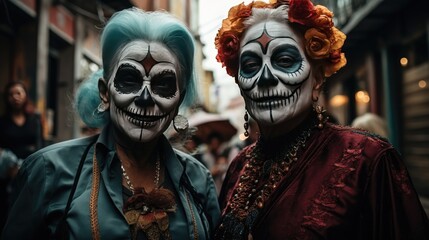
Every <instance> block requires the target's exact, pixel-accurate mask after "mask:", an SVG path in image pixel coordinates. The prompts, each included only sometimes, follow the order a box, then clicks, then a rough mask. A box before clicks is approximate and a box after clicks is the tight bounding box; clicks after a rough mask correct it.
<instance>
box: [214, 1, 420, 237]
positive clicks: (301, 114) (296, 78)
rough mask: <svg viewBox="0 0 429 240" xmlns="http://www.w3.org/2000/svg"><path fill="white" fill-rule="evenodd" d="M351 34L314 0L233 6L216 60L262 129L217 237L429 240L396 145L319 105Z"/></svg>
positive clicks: (227, 186)
mask: <svg viewBox="0 0 429 240" xmlns="http://www.w3.org/2000/svg"><path fill="white" fill-rule="evenodd" d="M345 38H346V36H345V35H344V34H343V33H342V32H341V31H339V30H338V29H337V28H335V27H334V22H333V14H332V12H331V11H329V10H328V9H327V8H326V7H324V6H321V5H317V6H314V5H313V3H312V2H311V1H309V0H271V1H270V2H269V3H267V2H262V1H254V2H251V3H249V4H247V5H246V4H244V3H241V4H239V5H237V6H234V7H232V8H231V9H230V10H229V13H228V17H227V18H226V19H224V20H223V22H222V27H221V28H220V29H219V32H218V34H217V36H216V39H215V45H216V47H217V49H218V55H217V60H218V61H220V62H221V63H222V64H223V65H224V66H225V67H226V71H227V73H228V74H229V75H231V76H232V77H234V78H235V81H236V83H237V85H238V87H239V88H240V91H241V95H242V96H243V98H244V101H245V105H246V110H247V111H248V113H249V114H250V116H251V117H252V118H253V119H254V120H255V121H256V122H257V123H258V126H259V132H260V136H259V138H258V140H257V141H256V143H254V144H252V145H250V146H248V147H246V148H245V149H244V150H243V151H241V152H240V154H238V156H237V157H236V158H235V159H234V160H233V162H232V163H231V164H230V167H229V169H228V172H227V174H226V177H225V180H224V183H223V186H222V190H221V193H220V196H219V201H220V204H221V209H222V217H221V221H220V224H219V225H218V228H217V230H216V232H215V239H255V240H258V239H330V240H334V239H356V240H358V239H359V240H364V239H365V240H368V239H379V240H382V239H390V240H392V239H396V240H399V239H422V240H423V239H429V225H428V219H427V216H426V213H425V212H424V210H423V207H422V205H421V203H420V201H419V198H418V195H417V193H416V190H415V188H414V186H413V184H412V183H411V179H410V177H409V175H408V172H407V169H406V167H405V165H404V162H403V160H402V159H401V157H400V155H399V154H398V152H397V151H396V150H395V149H394V148H393V146H392V145H391V144H390V143H388V142H387V141H385V140H384V139H382V138H378V137H377V136H375V135H369V134H367V133H366V132H363V131H357V130H356V129H353V128H349V127H342V126H338V125H335V124H332V123H330V122H328V121H327V119H326V116H325V110H324V109H323V108H322V106H320V105H319V103H318V102H319V95H320V92H321V90H322V87H323V85H324V82H325V81H329V79H327V78H328V77H330V76H331V75H333V74H334V73H335V72H337V71H338V70H339V69H340V68H342V67H343V66H344V65H345V64H346V58H345V55H344V53H342V49H341V48H342V46H343V44H344V41H345ZM246 114H247V113H246ZM248 119H249V117H246V115H245V120H248ZM245 126H247V125H245Z"/></svg>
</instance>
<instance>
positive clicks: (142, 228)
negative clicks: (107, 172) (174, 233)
mask: <svg viewBox="0 0 429 240" xmlns="http://www.w3.org/2000/svg"><path fill="white" fill-rule="evenodd" d="M121 169H122V175H123V177H124V179H125V182H126V184H127V187H128V188H129V189H130V190H131V192H132V194H133V195H132V196H131V197H129V198H128V200H127V201H126V202H125V204H124V215H125V218H126V220H127V222H128V224H129V225H130V232H131V237H132V239H137V238H138V237H137V236H138V233H139V232H143V233H144V234H145V235H146V237H147V239H149V240H158V239H165V240H169V239H172V237H171V234H170V231H169V228H168V226H169V219H168V213H169V212H175V211H176V202H175V196H174V193H173V192H171V191H170V190H168V189H166V188H162V187H159V181H160V176H161V160H160V157H157V159H156V163H155V178H154V181H153V182H154V185H155V188H154V189H152V191H150V192H146V191H145V189H144V188H135V187H134V185H133V183H132V182H131V180H130V177H129V176H128V174H127V171H126V170H125V168H124V165H123V164H122V161H121Z"/></svg>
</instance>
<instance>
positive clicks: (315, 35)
mask: <svg viewBox="0 0 429 240" xmlns="http://www.w3.org/2000/svg"><path fill="white" fill-rule="evenodd" d="M304 37H305V40H306V45H305V47H306V50H307V54H308V55H309V56H310V57H311V58H313V59H323V58H327V57H328V56H329V52H330V50H331V42H330V41H329V39H328V37H327V36H326V34H325V33H323V32H321V31H320V30H318V29H316V28H310V29H308V30H307V31H306V32H305V35H304Z"/></svg>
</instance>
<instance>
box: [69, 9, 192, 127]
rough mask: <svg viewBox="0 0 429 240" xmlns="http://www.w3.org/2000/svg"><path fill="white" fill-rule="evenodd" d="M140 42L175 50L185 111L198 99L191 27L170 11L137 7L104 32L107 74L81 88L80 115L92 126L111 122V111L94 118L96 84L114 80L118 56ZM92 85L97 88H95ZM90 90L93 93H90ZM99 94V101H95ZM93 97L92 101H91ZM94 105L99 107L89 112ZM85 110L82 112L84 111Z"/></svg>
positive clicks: (116, 18) (119, 14) (114, 19)
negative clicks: (149, 42) (131, 44)
mask: <svg viewBox="0 0 429 240" xmlns="http://www.w3.org/2000/svg"><path fill="white" fill-rule="evenodd" d="M136 40H145V41H154V42H160V43H163V44H164V45H165V46H167V48H169V49H170V50H171V52H172V53H173V54H174V55H175V56H176V57H177V59H178V61H179V64H180V71H179V77H180V78H181V79H179V81H180V82H181V86H182V87H181V89H182V94H183V93H184V94H185V96H184V98H183V101H182V103H181V108H186V107H189V106H190V105H192V104H193V102H194V100H195V97H196V83H195V81H196V80H195V74H194V51H195V45H194V40H193V37H192V34H191V33H190V31H189V30H188V28H187V27H186V26H185V25H184V24H183V23H182V22H181V21H179V20H178V19H176V18H175V17H173V16H172V15H170V14H169V13H167V12H161V11H156V12H145V11H143V10H140V9H137V8H131V9H126V10H122V11H120V12H117V13H115V14H114V15H113V16H112V18H111V19H110V20H109V21H108V22H107V25H106V26H105V27H104V29H103V32H102V35H101V51H102V61H103V69H104V72H102V71H99V72H97V73H96V74H94V75H93V76H91V78H90V79H89V80H88V81H87V82H88V83H87V84H86V83H84V84H82V87H81V89H79V91H78V95H77V100H76V104H77V108H78V112H79V114H80V116H81V117H82V120H83V121H84V122H85V123H86V124H87V125H88V126H93V127H100V126H103V125H104V124H106V123H107V122H108V121H109V117H108V115H109V113H108V111H106V112H104V113H103V114H101V115H105V116H98V115H99V114H100V113H98V114H97V117H94V116H95V115H94V112H95V111H97V110H96V109H97V106H98V105H99V104H100V98H99V93H98V86H97V84H95V83H96V81H97V82H98V79H99V77H101V76H103V77H104V79H105V80H108V79H110V78H111V75H112V72H113V69H114V68H115V66H116V64H117V63H118V58H117V56H118V53H119V52H120V51H121V50H122V49H123V47H124V46H125V45H126V44H128V43H130V42H132V41H136ZM90 86H91V87H96V88H95V89H92V88H90ZM90 91H91V93H89V92H90ZM94 91H95V92H94ZM183 91H185V92H183ZM95 93H96V94H95ZM95 95H96V98H93V96H95ZM90 97H91V99H89V98H90ZM79 98H88V99H87V100H85V99H79ZM79 103H84V104H85V105H84V106H81V105H82V104H79ZM94 106H95V108H93V109H92V111H89V110H91V109H90V108H91V107H94ZM81 107H82V111H81V110H80V108H81ZM84 109H86V110H84ZM106 116H107V117H106ZM88 119H89V120H91V121H92V120H94V122H91V121H90V122H87V121H88ZM96 119H98V120H96ZM95 120H96V121H95Z"/></svg>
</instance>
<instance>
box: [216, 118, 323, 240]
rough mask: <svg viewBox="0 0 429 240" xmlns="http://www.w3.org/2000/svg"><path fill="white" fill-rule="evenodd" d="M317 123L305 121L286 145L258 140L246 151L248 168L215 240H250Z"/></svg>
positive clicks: (229, 203)
mask: <svg viewBox="0 0 429 240" xmlns="http://www.w3.org/2000/svg"><path fill="white" fill-rule="evenodd" d="M314 122H315V121H314V118H309V120H307V121H305V122H304V123H303V124H302V125H301V126H300V127H298V128H297V129H296V130H294V131H293V132H292V133H290V134H289V135H291V136H296V137H290V138H289V139H291V140H290V141H288V143H286V144H285V143H283V144H282V143H281V142H278V141H277V142H276V141H270V142H265V141H264V140H262V139H259V140H258V141H257V142H256V143H255V144H254V145H253V146H251V147H250V148H249V149H247V151H246V155H245V157H246V159H247V161H246V164H245V166H244V169H243V170H242V173H241V176H240V178H239V180H238V185H237V187H236V188H235V190H234V192H233V194H232V197H231V199H230V200H229V202H228V205H227V208H226V212H227V214H226V215H225V216H224V217H223V221H222V223H221V224H220V226H219V229H218V230H217V232H216V234H215V239H243V236H247V234H246V233H248V232H250V229H251V228H252V226H253V223H254V221H255V219H256V217H257V216H258V214H259V211H260V210H261V209H262V208H263V207H264V206H265V201H266V200H267V199H268V198H269V197H270V195H271V193H272V192H273V191H274V190H275V189H276V188H277V186H278V184H279V182H280V181H281V179H282V178H283V177H284V176H285V175H286V174H287V173H288V172H289V169H290V168H291V166H292V165H293V164H294V163H295V162H296V161H297V160H298V154H299V152H300V151H301V150H302V149H303V148H304V147H305V143H306V141H307V139H308V138H309V137H310V136H311V133H312V131H313V129H314V128H315V125H316V124H315V123H314ZM279 149H280V150H279Z"/></svg>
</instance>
